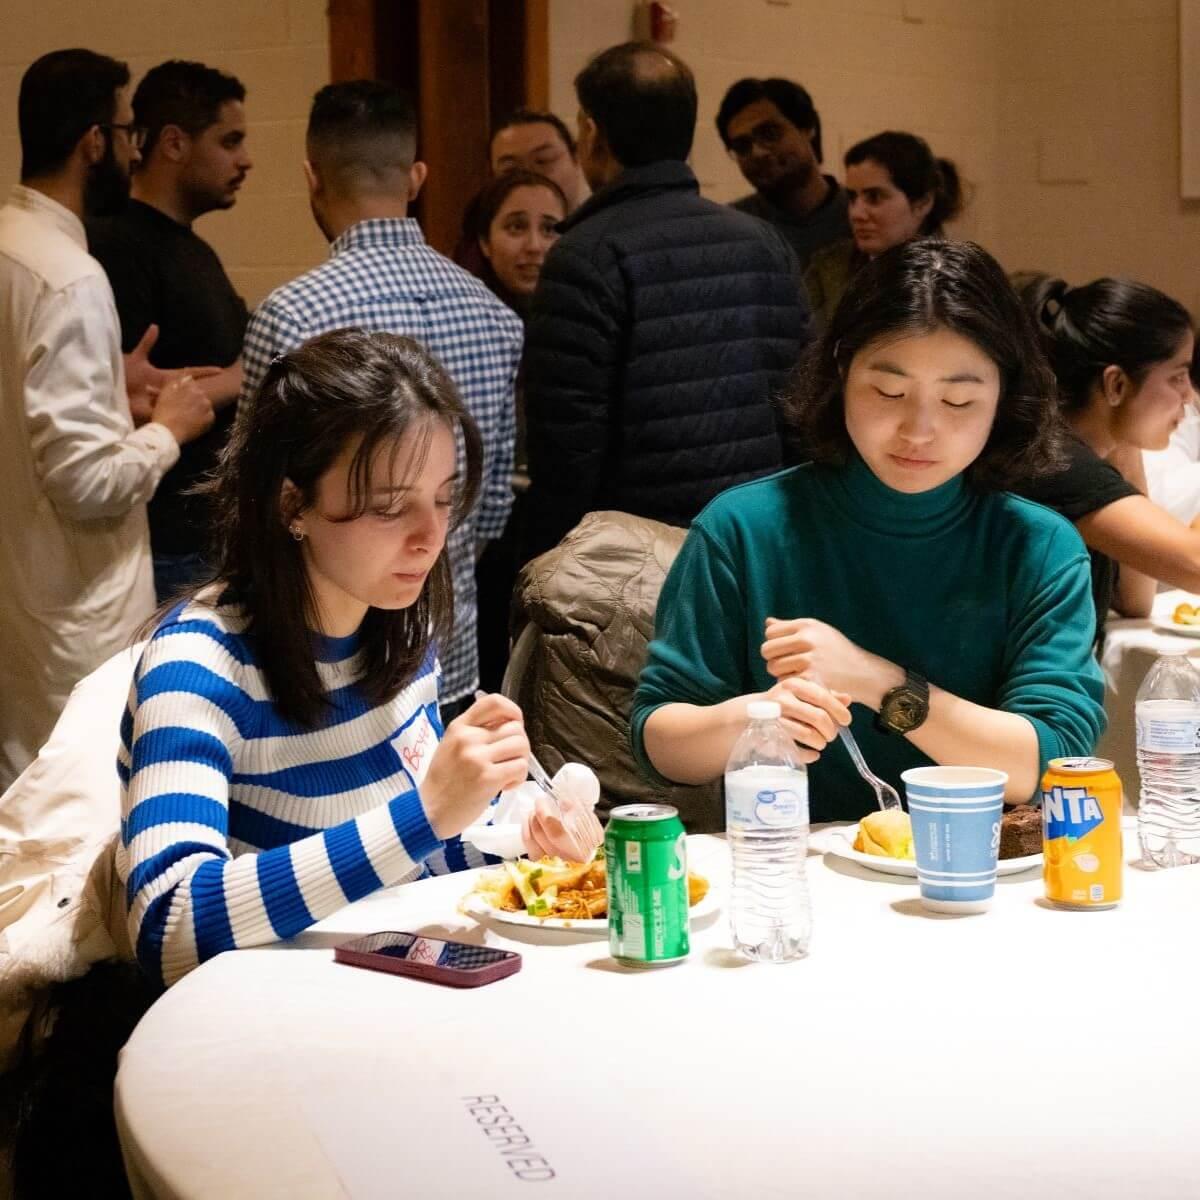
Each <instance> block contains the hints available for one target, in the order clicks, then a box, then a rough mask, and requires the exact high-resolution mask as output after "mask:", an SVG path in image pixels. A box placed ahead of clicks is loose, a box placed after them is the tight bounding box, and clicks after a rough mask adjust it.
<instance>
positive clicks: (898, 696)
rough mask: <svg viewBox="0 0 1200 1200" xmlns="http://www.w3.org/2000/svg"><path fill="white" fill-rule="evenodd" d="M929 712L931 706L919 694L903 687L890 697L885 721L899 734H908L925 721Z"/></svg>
mask: <svg viewBox="0 0 1200 1200" xmlns="http://www.w3.org/2000/svg"><path fill="white" fill-rule="evenodd" d="M928 711H929V704H928V702H927V701H926V700H925V699H924V698H923V697H922V696H921V695H920V694H919V693H917V692H914V691H910V690H909V689H908V688H906V687H902V688H900V689H897V691H895V692H893V693H892V695H891V696H889V697H888V702H887V706H886V711H885V712H884V721H885V722H886V723H887V724H888V726H890V727H891V728H892V729H894V730H895V731H896V732H897V733H908V731H909V730H910V729H916V727H917V726H918V725H920V724H921V722H922V721H924V720H925V715H926V713H928Z"/></svg>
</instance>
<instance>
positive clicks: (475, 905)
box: [459, 885, 719, 934]
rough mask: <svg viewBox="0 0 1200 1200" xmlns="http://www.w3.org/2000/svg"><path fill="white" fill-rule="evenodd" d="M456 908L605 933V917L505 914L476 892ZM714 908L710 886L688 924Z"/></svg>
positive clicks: (510, 921)
mask: <svg viewBox="0 0 1200 1200" xmlns="http://www.w3.org/2000/svg"><path fill="white" fill-rule="evenodd" d="M459 907H460V909H461V911H462V912H464V913H466V914H467V915H468V916H472V917H475V918H480V917H486V918H487V919H488V920H490V921H500V922H501V923H502V924H505V925H528V926H529V927H530V928H533V929H569V930H571V931H572V932H574V933H596V934H605V933H607V932H608V918H607V917H589V918H571V917H534V916H530V914H529V913H527V912H507V911H506V910H505V909H503V908H494V907H493V906H492V905H491V904H490V903H489V902H488V899H487V897H486V896H484V895H483V894H482V893H480V892H468V893H467V895H466V896H465V897H464V898H463V902H462V904H461V905H460V906H459ZM718 907H719V906H718V904H717V898H716V896H715V895H713V891H712V887H711V885H710V886H709V890H708V893H707V895H705V897H704V899H703V900H701V901H700V902H699V903H698V904H693V905H692V907H691V908H690V909H688V917H689V919H690V920H692V921H699V920H702V919H703V918H704V917H707V916H708V915H709V914H710V913H715V912H716V911H717V909H718Z"/></svg>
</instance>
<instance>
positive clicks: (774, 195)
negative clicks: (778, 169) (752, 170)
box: [758, 163, 820, 207]
mask: <svg viewBox="0 0 1200 1200" xmlns="http://www.w3.org/2000/svg"><path fill="white" fill-rule="evenodd" d="M819 170H820V167H819V166H818V165H817V164H816V163H799V164H798V165H797V168H796V170H794V171H792V172H791V173H790V174H788V175H785V176H784V177H783V178H782V179H776V180H775V181H774V182H773V183H771V184H769V185H768V186H767V187H762V188H759V189H758V190H759V191H760V192H762V194H763V195H764V196H766V198H767V199H768V200H770V201H771V202H772V203H774V204H777V205H779V206H780V207H782V206H783V205H784V204H785V203H786V202H787V201H788V200H790V199H791V198H792V196H793V195H794V194H795V193H796V192H798V191H799V190H800V189H801V188H803V187H807V186H808V181H809V180H810V179H811V178H812V177H813V175H814V174H815V173H816V172H817V171H819Z"/></svg>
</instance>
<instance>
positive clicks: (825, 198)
mask: <svg viewBox="0 0 1200 1200" xmlns="http://www.w3.org/2000/svg"><path fill="white" fill-rule="evenodd" d="M717 132H718V133H719V134H720V135H721V141H722V142H724V143H725V149H726V150H728V151H729V154H730V156H731V157H732V158H733V160H734V162H736V163H737V165H738V168H739V170H740V171H741V172H742V174H743V175H744V176H745V178H746V182H747V183H749V184H750V185H751V186H752V187H753V188H754V191H753V192H751V194H750V195H749V196H744V197H743V198H742V199H741V200H735V201H734V203H733V205H732V207H733V208H736V209H740V210H741V211H742V212H745V213H749V214H750V215H751V216H753V217H758V218H760V219H761V220H763V221H768V222H770V224H772V225H774V226H775V228H776V229H778V230H779V232H780V233H781V234H782V235H783V236H784V237H785V238H786V239H787V241H788V243H789V244H790V245H791V247H792V249H793V250H794V251H795V252H796V257H797V258H798V259H799V260H800V270H801V272H803V271H805V270H806V269H807V267H808V260H809V259H810V258H811V257H812V255H813V252H814V251H816V250H819V249H821V247H822V246H827V245H829V244H830V243H831V242H838V241H841V240H843V239H844V238H847V237H849V236H850V221H849V217H848V215H847V210H848V207H849V206H848V202H847V198H846V190H845V188H843V187H842V185H841V184H840V183H838V181H837V180H836V179H834V177H833V176H832V175H824V174H822V173H821V117H820V115H819V114H818V112H817V110H816V108H815V107H814V106H813V102H812V97H811V96H810V95H809V94H808V92H807V91H805V89H804V88H802V87H801V86H800V85H799V84H798V83H793V82H792V81H791V80H790V79H739V80H738V81H737V83H735V84H734V85H733V86H732V87H731V88H730V89H729V91H727V92H726V93H725V98H724V99H723V100H722V101H721V107H720V109H719V110H718V112H717Z"/></svg>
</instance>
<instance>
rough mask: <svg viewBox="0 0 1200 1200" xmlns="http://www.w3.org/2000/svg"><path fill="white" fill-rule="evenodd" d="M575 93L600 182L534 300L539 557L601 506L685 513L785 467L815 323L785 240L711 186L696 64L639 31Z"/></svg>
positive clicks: (567, 231) (532, 413) (532, 385)
mask: <svg viewBox="0 0 1200 1200" xmlns="http://www.w3.org/2000/svg"><path fill="white" fill-rule="evenodd" d="M575 90H576V94H577V96H578V98H579V107H580V113H579V134H580V137H579V157H580V162H581V164H582V165H583V169H584V173H585V174H586V175H587V178H588V183H589V184H590V185H591V187H592V190H593V193H594V194H593V195H592V197H591V198H590V199H589V200H588V201H586V202H585V203H584V204H583V206H582V207H581V208H579V209H578V210H577V211H576V212H575V213H573V214H572V215H571V216H570V217H569V218H568V219H567V220H566V221H565V222H564V223H563V224H562V225H561V226H560V229H561V230H562V233H563V236H562V237H561V238H560V239H559V240H558V242H557V243H556V244H555V246H554V248H553V249H552V250H551V251H550V254H549V256H548V257H547V259H546V263H545V265H544V267H543V268H542V275H541V281H540V283H539V285H538V290H537V293H536V294H535V296H534V300H533V307H532V312H531V314H530V321H529V327H528V333H527V337H526V359H525V363H526V417H527V421H528V446H529V467H530V478H531V488H530V494H529V518H530V520H529V530H528V534H527V538H526V544H525V558H530V557H532V556H533V555H535V554H539V553H541V552H542V551H544V550H547V549H549V548H550V547H551V546H553V545H555V544H556V543H557V542H558V540H559V539H560V538H561V537H562V536H563V535H564V534H565V533H566V532H567V531H568V530H569V529H571V528H572V526H574V525H575V524H576V523H577V522H578V521H579V520H580V518H581V517H583V515H584V514H585V513H588V512H591V511H593V510H596V509H604V508H611V509H618V510H621V511H623V512H629V513H634V514H635V515H638V516H644V517H651V518H654V519H656V520H659V521H665V522H668V523H670V524H673V525H687V524H688V523H689V522H690V521H691V520H692V518H693V517H695V516H696V515H697V514H698V513H699V512H700V510H701V509H702V508H703V507H704V506H705V505H706V504H707V503H708V502H709V500H711V499H712V498H713V497H714V496H716V495H717V494H718V493H719V492H721V491H723V490H724V489H725V488H728V487H731V486H732V485H734V484H736V483H741V482H743V481H745V480H748V479H754V478H756V477H758V476H760V475H766V474H769V473H770V472H772V471H776V470H778V469H779V468H780V467H781V466H783V465H784V458H785V456H784V452H783V442H782V438H781V435H780V428H779V423H778V410H777V407H776V405H775V397H776V395H777V394H778V393H779V392H780V391H781V390H782V388H783V387H784V385H785V383H786V378H787V374H788V372H789V371H790V370H791V369H792V368H793V367H794V366H795V364H796V362H797V360H798V358H799V356H800V353H801V351H802V350H803V349H804V347H805V345H806V344H807V342H808V340H809V337H810V325H811V321H810V316H809V310H808V303H807V300H806V299H805V295H804V289H803V285H802V284H801V282H800V279H799V273H798V270H797V264H796V259H795V256H794V255H793V254H792V251H791V250H790V249H789V247H788V246H787V244H786V242H785V241H784V240H783V238H782V237H781V236H780V235H779V233H778V232H776V231H775V230H774V229H773V228H772V227H771V226H769V225H766V224H765V223H763V222H762V221H758V220H755V219H754V218H753V217H750V216H747V215H745V214H744V213H740V212H736V211H734V210H732V209H730V208H727V207H725V206H724V205H720V204H715V203H713V202H712V201H709V200H705V199H703V198H702V197H701V196H700V194H699V186H698V184H697V182H696V177H695V175H693V174H692V172H691V170H690V168H689V167H688V166H687V163H686V161H685V160H686V159H687V156H688V153H689V152H690V150H691V146H692V135H693V132H694V130H695V124H696V87H695V82H694V80H693V79H692V74H691V72H690V71H689V70H688V68H687V66H686V65H685V64H684V63H682V62H681V61H680V60H679V59H678V58H676V57H675V56H674V55H673V54H670V53H669V52H668V51H666V50H663V49H662V48H660V47H658V46H654V45H649V44H645V43H627V44H625V45H622V46H616V47H614V48H612V49H611V50H606V51H604V52H603V53H602V54H600V55H598V56H597V57H596V58H594V59H593V60H592V61H591V62H590V63H589V64H588V65H587V66H586V67H585V68H584V69H583V70H582V71H581V72H580V74H579V75H578V77H577V78H576V80H575Z"/></svg>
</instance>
